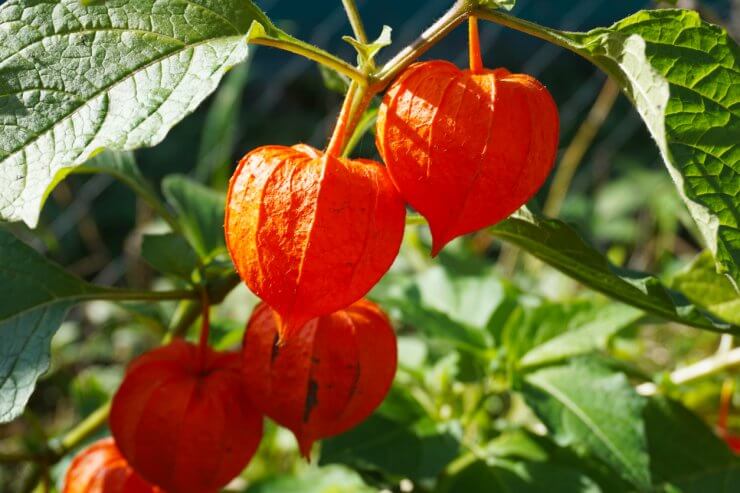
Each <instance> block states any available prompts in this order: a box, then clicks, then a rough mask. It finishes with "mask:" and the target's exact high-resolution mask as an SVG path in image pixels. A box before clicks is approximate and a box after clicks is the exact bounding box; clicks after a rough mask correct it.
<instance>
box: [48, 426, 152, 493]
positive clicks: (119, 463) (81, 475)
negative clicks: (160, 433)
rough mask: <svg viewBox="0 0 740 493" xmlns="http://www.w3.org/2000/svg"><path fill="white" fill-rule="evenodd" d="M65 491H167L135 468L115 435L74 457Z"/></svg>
mask: <svg viewBox="0 0 740 493" xmlns="http://www.w3.org/2000/svg"><path fill="white" fill-rule="evenodd" d="M62 493H164V492H163V491H162V490H160V489H159V488H157V487H156V486H154V485H151V484H149V483H147V482H146V481H145V480H144V479H143V478H141V476H139V475H138V474H136V472H135V471H134V470H133V469H132V468H131V466H130V465H129V464H128V463H127V462H126V459H124V458H123V456H122V455H121V452H119V450H118V448H117V447H116V444H115V442H114V441H113V439H112V438H105V439H103V440H99V441H97V442H95V443H93V444H92V445H90V446H89V447H87V448H86V449H84V450H83V451H81V452H80V453H79V454H77V455H76V456H75V458H74V459H72V462H71V464H70V465H69V468H68V469H67V474H66V475H65V477H64V487H63V489H62Z"/></svg>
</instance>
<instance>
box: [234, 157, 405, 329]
mask: <svg viewBox="0 0 740 493" xmlns="http://www.w3.org/2000/svg"><path fill="white" fill-rule="evenodd" d="M405 215H406V210H405V206H404V204H403V201H402V200H401V197H400V196H399V195H398V192H397V191H396V189H395V188H394V186H393V184H392V183H391V181H390V179H389V178H388V174H387V172H386V170H385V168H384V167H383V166H382V165H381V164H379V163H376V162H373V161H368V160H363V159H357V160H351V159H346V158H340V157H335V156H334V155H330V154H323V153H321V152H320V151H318V150H316V149H313V148H311V147H308V146H305V145H297V146H294V147H284V146H266V147H260V148H258V149H255V150H254V151H252V152H250V153H249V154H247V155H246V156H245V157H244V158H243V159H242V161H241V162H240V163H239V166H238V168H237V170H236V172H235V173H234V175H233V177H232V178H231V183H230V186H229V193H228V198H227V205H226V224H225V230H226V243H227V245H228V248H229V252H230V253H231V258H232V260H233V261H234V265H235V266H236V270H237V271H238V272H239V275H240V276H241V277H242V279H243V280H244V281H245V282H246V284H247V286H248V287H249V288H250V289H251V290H252V291H253V292H254V293H255V294H257V295H258V296H259V297H260V298H262V300H263V301H265V302H266V303H267V304H268V305H270V306H271V307H272V308H273V309H274V310H275V312H276V313H277V314H278V315H279V317H280V324H279V326H278V329H279V331H280V334H281V338H282V337H284V336H285V335H286V334H289V333H290V332H291V331H294V330H296V329H298V328H299V327H301V326H303V325H304V324H305V323H307V322H308V321H309V320H311V319H313V318H316V317H318V316H322V315H327V314H330V313H332V312H334V311H336V310H339V309H342V308H344V307H346V306H349V305H350V304H352V303H354V302H355V301H357V300H359V299H360V298H362V297H363V296H364V295H365V294H367V292H368V291H369V290H370V289H371V288H372V287H373V286H374V285H375V284H376V283H377V282H378V280H380V278H381V277H382V276H383V274H385V273H386V271H387V270H388V269H389V268H390V266H391V264H392V263H393V261H394V259H395V258H396V255H397V254H398V250H399V248H400V246H401V240H402V237H403V231H404V227H405Z"/></svg>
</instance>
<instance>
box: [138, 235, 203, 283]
mask: <svg viewBox="0 0 740 493" xmlns="http://www.w3.org/2000/svg"><path fill="white" fill-rule="evenodd" d="M141 256H142V257H143V258H144V260H146V261H147V262H148V263H149V265H151V266H152V267H154V268H155V269H157V270H158V271H160V272H163V273H165V274H172V275H175V276H177V277H180V278H182V279H185V280H186V281H189V280H190V279H191V275H192V273H193V270H195V268H196V267H197V266H198V256H197V255H196V254H195V251H193V248H192V247H191V246H190V244H189V243H188V242H187V241H185V239H184V238H183V237H182V236H180V235H178V234H174V233H168V234H163V235H144V238H143V239H142V243H141Z"/></svg>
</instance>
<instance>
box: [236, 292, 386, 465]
mask: <svg viewBox="0 0 740 493" xmlns="http://www.w3.org/2000/svg"><path fill="white" fill-rule="evenodd" d="M396 365H397V349H396V336H395V333H394V331H393V328H392V327H391V325H390V322H389V321H388V318H387V317H386V315H385V314H384V313H383V312H382V310H381V309H380V308H379V307H378V306H377V305H375V304H373V303H371V302H369V301H367V300H361V301H358V302H357V303H355V304H353V305H352V306H350V307H349V308H347V309H345V310H340V311H338V312H336V313H333V314H331V315H326V316H324V317H320V318H317V319H314V320H311V321H310V322H308V323H307V324H306V325H304V326H303V327H301V328H300V329H299V330H297V331H296V332H295V333H294V334H293V337H291V338H289V339H286V340H285V342H284V344H282V345H279V344H278V320H277V319H276V316H275V313H274V312H273V310H272V309H270V307H269V306H267V305H265V304H261V305H259V306H258V307H257V308H256V309H255V312H254V314H253V315H252V318H251V319H250V321H249V324H248V326H247V332H246V335H245V339H244V348H243V365H242V367H243V370H242V371H243V374H244V379H245V383H246V385H247V386H248V387H249V389H250V393H251V395H252V396H253V397H254V402H255V403H256V405H257V406H259V408H260V410H261V411H262V412H263V413H264V414H265V415H266V416H268V417H269V418H271V419H272V420H274V421H275V422H277V423H278V424H280V425H282V426H285V427H286V428H288V429H290V430H291V431H292V432H293V434H294V435H295V436H296V439H297V440H298V444H299V447H300V450H301V453H302V454H303V456H304V457H306V458H308V457H309V455H310V451H311V446H312V445H313V443H314V442H315V441H316V440H320V439H323V438H327V437H330V436H334V435H337V434H339V433H342V432H344V431H347V430H349V429H350V428H353V427H354V426H356V425H358V424H359V423H361V422H362V421H363V420H365V419H366V418H367V417H368V416H370V414H372V412H373V411H374V410H375V409H376V408H377V407H378V406H379V405H380V404H381V402H382V401H383V399H384V398H385V396H386V394H387V393H388V390H389V389H390V386H391V384H392V382H393V377H394V375H395V373H396Z"/></svg>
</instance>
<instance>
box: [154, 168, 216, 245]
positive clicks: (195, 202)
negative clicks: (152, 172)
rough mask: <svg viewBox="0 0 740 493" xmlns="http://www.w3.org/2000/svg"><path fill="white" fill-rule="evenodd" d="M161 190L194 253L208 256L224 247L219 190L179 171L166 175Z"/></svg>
mask: <svg viewBox="0 0 740 493" xmlns="http://www.w3.org/2000/svg"><path fill="white" fill-rule="evenodd" d="M162 190H163V192H164V195H165V197H166V198H167V201H168V202H169V203H170V205H171V206H172V208H173V209H175V211H176V212H177V214H178V217H179V220H180V223H181V224H182V227H183V230H184V232H185V236H186V237H187V239H188V241H189V242H190V244H191V245H192V246H193V248H194V249H195V251H196V252H197V253H198V255H200V256H201V257H208V256H210V255H212V254H213V253H215V252H217V251H219V250H222V249H225V248H226V244H225V240H224V227H223V226H224V207H225V203H226V199H225V198H224V196H223V195H222V194H220V193H218V192H216V191H214V190H211V189H210V188H207V187H205V186H203V185H201V184H200V183H198V182H196V181H193V180H191V179H190V178H188V177H186V176H183V175H170V176H167V177H166V178H165V179H164V180H163V181H162Z"/></svg>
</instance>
